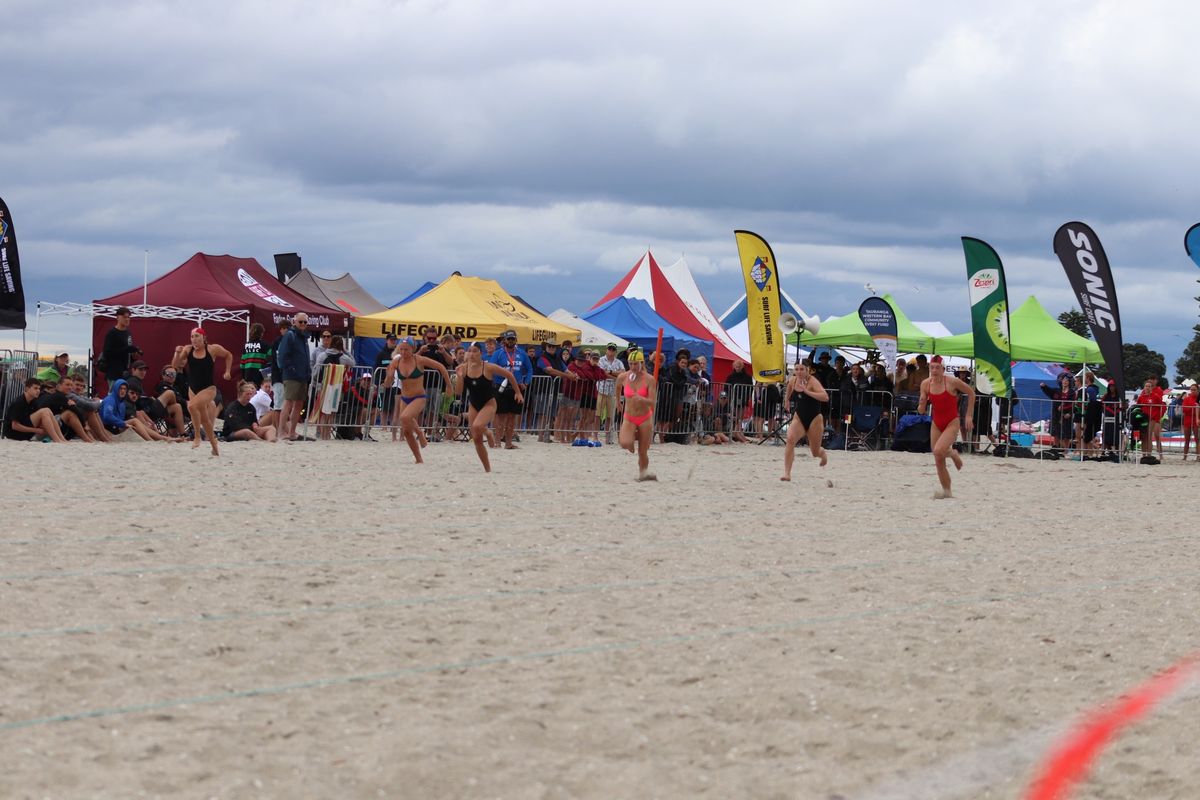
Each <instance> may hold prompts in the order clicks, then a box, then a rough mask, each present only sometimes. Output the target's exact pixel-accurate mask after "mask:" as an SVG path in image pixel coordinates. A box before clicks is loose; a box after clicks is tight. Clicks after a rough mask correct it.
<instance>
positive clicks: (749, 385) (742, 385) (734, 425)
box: [723, 360, 754, 442]
mask: <svg viewBox="0 0 1200 800" xmlns="http://www.w3.org/2000/svg"><path fill="white" fill-rule="evenodd" d="M753 391H754V379H753V378H751V377H750V373H748V372H746V364H745V362H744V361H740V360H734V362H733V369H732V370H731V371H730V373H729V377H727V378H726V379H725V397H724V398H723V400H724V405H725V411H726V412H727V416H728V420H727V422H726V424H727V425H728V427H729V438H731V439H733V441H735V442H745V441H746V435H745V434H744V433H743V432H742V420H744V419H745V418H746V406H748V405H750V395H751V394H752V393H753Z"/></svg>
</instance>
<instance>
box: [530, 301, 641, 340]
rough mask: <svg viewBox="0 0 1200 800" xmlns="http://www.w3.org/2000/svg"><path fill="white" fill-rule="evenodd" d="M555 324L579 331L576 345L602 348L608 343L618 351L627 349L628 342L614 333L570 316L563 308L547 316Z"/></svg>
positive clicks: (577, 317) (573, 315)
mask: <svg viewBox="0 0 1200 800" xmlns="http://www.w3.org/2000/svg"><path fill="white" fill-rule="evenodd" d="M548 316H549V317H550V319H552V320H554V321H555V322H561V323H562V324H563V325H566V326H567V327H568V328H578V329H579V341H578V342H577V344H582V345H585V346H587V347H604V346H606V345H607V344H608V343H609V342H612V343H613V344H615V345H616V346H617V349H618V350H624V349H625V348H627V347H629V342H627V341H625V340H624V339H622V338H621V337H620V336H617V335H616V334H615V333H609V332H608V331H606V330H604V328H601V327H600V326H598V325H593V324H592V323H590V322H588V321H587V320H586V319H584V318H583V317H580V316H579V315H578V314H572V313H571V312H570V311H567V310H566V309H565V308H559V309H556V310H554V311H551V312H550V314H549V315H548Z"/></svg>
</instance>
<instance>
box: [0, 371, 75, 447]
mask: <svg viewBox="0 0 1200 800" xmlns="http://www.w3.org/2000/svg"><path fill="white" fill-rule="evenodd" d="M41 394H42V382H41V381H40V380H38V379H37V378H32V377H31V378H26V379H25V391H24V392H22V393H21V394H20V395H18V397H17V399H16V400H13V401H12V403H11V404H9V406H8V409H7V410H6V411H5V412H4V438H5V439H15V440H17V441H20V442H28V441H32V440H33V439H41V438H49V439H51V440H52V441H55V442H60V443H63V444H65V443H66V441H67V440H66V437H64V436H63V434H62V429H61V428H59V427H58V421H57V420H55V419H54V414H53V412H51V411H50V409H48V408H38V407H37V400H38V397H40V396H41Z"/></svg>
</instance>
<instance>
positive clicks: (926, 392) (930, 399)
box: [917, 356, 975, 500]
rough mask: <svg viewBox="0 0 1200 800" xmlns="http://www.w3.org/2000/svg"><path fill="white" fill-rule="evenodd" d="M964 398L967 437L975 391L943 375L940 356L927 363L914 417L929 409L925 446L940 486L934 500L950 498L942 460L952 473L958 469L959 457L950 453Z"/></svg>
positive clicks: (948, 473)
mask: <svg viewBox="0 0 1200 800" xmlns="http://www.w3.org/2000/svg"><path fill="white" fill-rule="evenodd" d="M960 394H965V395H966V396H967V413H966V415H965V416H964V417H963V422H962V423H961V424H962V425H963V426H964V427H965V429H966V431H967V433H970V432H971V427H972V424H971V420H972V419H973V417H974V411H975V390H974V389H972V388H971V387H970V386H968V385H967V384H965V383H963V382H962V381H960V380H959V379H958V378H955V377H953V376H951V375H947V374H946V367H945V365H944V364H942V357H941V356H934V357H933V358H931V359H929V377H928V378H926V379H925V380H923V381H921V399H920V401H919V402H918V403H917V413H918V414H924V413H925V409H926V408H927V407H929V406H930V405H932V406H933V425H932V426H930V429H929V443H930V445H931V446H932V448H933V463H934V464H935V465H936V466H937V474H938V480H939V481H940V482H941V484H942V485H941V486H940V487H939V488H938V489H936V490H935V491H934V493H933V496H934V499H937V500H940V499H942V498H944V497H950V470H948V469H946V459H947V458H949V459H950V460H951V461H953V462H954V468H955V469H962V456H960V455H959V454H958V453H957V452H956V451H955V450H954V440H955V439H957V438H958V427H959V424H960V423H959V421H958V396H959V395H960Z"/></svg>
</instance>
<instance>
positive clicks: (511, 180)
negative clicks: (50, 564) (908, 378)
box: [0, 0, 1200, 364]
mask: <svg viewBox="0 0 1200 800" xmlns="http://www.w3.org/2000/svg"><path fill="white" fill-rule="evenodd" d="M4 8H5V11H4V19H3V24H2V27H0V70H2V73H3V74H4V75H5V76H7V80H6V82H5V88H4V91H3V92H2V93H0V111H2V113H3V118H4V120H5V125H4V144H3V147H2V148H0V175H3V180H2V181H0V196H2V197H3V198H4V200H5V201H7V203H8V205H9V207H10V209H11V211H12V214H13V216H14V221H15V225H16V231H17V236H18V239H19V243H20V248H21V256H22V261H23V272H24V280H25V289H26V298H27V302H28V304H29V307H30V309H31V310H32V309H33V307H34V304H35V303H36V301H38V300H44V301H50V302H62V301H88V300H90V299H92V298H95V297H102V296H106V295H110V294H113V293H116V292H118V291H122V290H125V289H128V288H131V287H133V286H135V285H140V283H141V280H142V268H143V258H144V254H145V251H147V250H149V251H150V252H149V256H148V258H149V264H150V272H151V276H152V277H153V276H154V275H155V274H160V273H162V272H165V271H167V270H169V269H171V268H173V267H175V266H177V265H179V264H180V263H182V262H183V261H185V260H186V259H187V258H188V257H189V256H191V255H192V254H193V253H195V252H197V251H203V252H208V253H214V254H221V253H229V254H233V255H238V256H248V257H254V258H257V259H258V260H259V261H260V262H262V263H263V264H264V265H265V266H267V267H268V268H270V267H271V264H272V259H271V256H272V254H273V253H277V252H286V251H296V252H299V253H300V254H301V255H302V256H303V259H304V264H305V266H307V267H309V268H311V269H313V270H314V271H316V272H317V273H318V274H322V275H325V276H329V277H334V276H336V275H339V274H341V273H342V272H344V271H350V272H352V273H353V274H354V275H355V276H356V277H357V278H358V280H359V282H360V283H362V284H363V285H364V286H365V287H366V288H367V289H369V290H370V291H372V292H373V293H374V294H375V295H376V296H378V297H379V298H380V299H381V300H382V301H383V302H385V303H389V304H390V303H394V302H395V301H396V300H398V299H400V298H402V297H404V296H405V295H407V294H408V293H409V292H410V291H411V290H412V289H413V288H415V287H416V286H417V285H419V284H421V283H422V282H424V281H425V280H440V279H442V278H444V277H445V276H446V275H447V274H449V273H450V272H451V271H453V270H456V269H457V270H461V271H463V272H464V273H466V274H477V275H481V276H486V277H492V278H495V279H497V280H499V281H501V282H502V283H504V284H505V286H506V287H508V288H509V289H510V290H511V291H514V292H516V293H519V294H521V295H523V296H524V297H525V298H526V299H528V300H529V301H530V302H531V303H533V304H534V305H537V306H539V307H541V308H542V309H543V310H545V311H549V310H552V309H553V308H556V307H558V306H565V307H566V308H568V309H571V310H574V311H581V310H583V309H586V308H587V307H589V306H590V305H592V303H593V302H595V300H597V299H598V298H599V297H600V296H601V295H602V294H603V293H604V292H605V291H606V290H607V289H609V288H610V287H611V286H612V284H613V283H615V282H616V281H617V280H618V278H620V276H621V275H622V274H623V273H624V272H625V271H626V270H628V269H629V268H630V267H631V266H632V265H633V263H634V262H635V261H636V260H637V259H638V257H639V256H640V255H641V254H642V253H643V252H644V251H645V250H646V248H647V247H649V248H650V249H651V250H652V251H653V253H654V254H655V257H656V258H657V259H658V260H659V261H660V262H661V263H664V264H667V263H671V262H673V261H675V260H676V259H677V258H678V257H679V256H680V255H686V258H687V260H688V263H689V264H690V265H691V267H692V269H693V270H694V271H695V272H696V273H697V279H698V282H699V283H700V286H701V288H702V289H703V290H704V291H705V293H706V295H707V297H708V300H709V303H710V305H712V306H713V307H714V309H716V311H717V312H718V313H720V312H722V311H724V309H725V308H726V307H727V306H728V305H729V304H730V303H732V302H733V301H734V300H736V299H737V297H738V296H740V294H741V292H742V284H741V277H740V274H739V271H738V268H737V253H736V249H735V246H734V240H733V234H732V231H733V230H734V229H735V228H748V229H751V230H754V231H757V232H758V233H760V234H762V235H763V236H764V237H765V238H767V239H768V241H770V242H771V243H772V245H773V246H774V249H775V252H776V256H777V258H778V260H779V264H780V271H781V274H782V276H783V283H784V288H785V289H786V290H787V291H788V292H789V294H791V295H792V296H793V297H794V298H796V300H797V301H798V302H799V303H800V304H801V305H802V306H803V307H804V308H805V309H806V310H807V311H809V312H810V313H816V314H820V315H821V316H822V317H824V316H829V315H832V314H843V313H846V312H848V311H851V310H853V309H854V308H856V307H857V305H858V303H859V302H861V300H862V298H863V297H864V296H865V294H866V293H865V291H864V288H863V286H864V284H867V283H870V284H871V285H872V286H873V287H875V288H876V289H877V290H880V291H890V292H892V293H893V294H894V295H895V296H896V298H897V299H898V300H899V302H900V304H901V305H902V306H903V307H904V308H905V310H906V311H907V312H908V313H909V315H910V316H911V317H913V318H914V319H937V320H941V321H942V322H944V323H945V324H946V325H947V326H948V327H950V328H951V330H953V331H955V332H959V331H963V330H966V329H967V328H968V326H969V317H968V307H967V292H966V280H965V267H964V264H963V257H962V250H961V247H960V244H959V237H960V236H962V235H971V236H977V237H980V238H983V239H985V240H987V241H989V242H990V243H991V244H992V245H993V246H995V247H996V249H997V250H998V251H999V252H1000V254H1001V256H1002V257H1003V259H1004V262H1005V266H1006V269H1007V272H1008V281H1009V296H1010V298H1011V300H1012V301H1013V304H1014V305H1017V304H1019V303H1020V302H1021V301H1022V300H1023V299H1024V298H1025V297H1026V296H1027V295H1029V294H1031V293H1033V294H1036V295H1037V296H1038V297H1039V298H1040V299H1041V300H1042V302H1043V304H1044V305H1045V306H1046V307H1047V309H1048V310H1050V311H1051V313H1054V314H1057V313H1058V312H1060V311H1062V310H1064V309H1066V308H1069V307H1071V306H1072V305H1073V300H1072V295H1071V292H1070V288H1069V286H1068V284H1067V281H1066V277H1065V275H1064V274H1063V271H1062V268H1061V267H1060V266H1059V264H1058V261H1057V259H1056V258H1055V257H1054V254H1053V251H1052V249H1051V239H1052V236H1053V234H1054V231H1055V230H1056V229H1057V228H1058V226H1059V225H1060V224H1062V223H1063V222H1066V221H1068V220H1073V219H1080V220H1083V221H1086V222H1088V223H1089V224H1091V225H1092V227H1094V228H1095V229H1096V231H1097V233H1098V234H1099V235H1100V237H1101V239H1102V241H1103V243H1104V246H1105V248H1106V250H1107V252H1108V254H1109V258H1110V260H1111V262H1112V264H1113V270H1114V274H1115V279H1116V282H1117V288H1118V291H1119V296H1120V302H1121V310H1122V315H1123V322H1124V328H1125V331H1126V340H1127V341H1141V342H1146V343H1147V344H1149V345H1150V346H1151V347H1153V348H1155V349H1157V350H1159V351H1161V352H1163V353H1164V354H1166V356H1167V359H1168V364H1172V363H1173V362H1174V359H1175V358H1176V357H1177V356H1178V355H1179V353H1180V351H1181V350H1182V349H1183V346H1184V345H1185V344H1186V343H1187V342H1188V341H1189V340H1190V339H1191V335H1192V333H1191V326H1192V325H1193V324H1194V323H1195V322H1196V315H1197V304H1196V302H1195V301H1194V300H1193V296H1194V295H1196V294H1200V287H1197V286H1196V284H1195V282H1194V281H1195V280H1196V279H1197V278H1200V272H1198V271H1197V270H1196V267H1195V266H1194V265H1192V263H1191V262H1190V261H1189V260H1188V258H1187V257H1186V255H1185V253H1184V251H1183V245H1182V242H1183V235H1184V232H1185V230H1186V229H1187V227H1188V226H1190V225H1191V224H1192V223H1194V222H1196V221H1198V220H1200V191H1198V189H1197V181H1196V176H1197V175H1200V169H1198V167H1200V164H1198V163H1197V161H1198V160H1200V148H1197V147H1196V145H1195V140H1196V137H1197V126H1196V124H1195V122H1196V116H1197V115H1196V111H1195V109H1197V108H1198V107H1200V103H1198V102H1197V100H1198V95H1200V83H1197V82H1196V81H1195V80H1194V75H1195V73H1196V68H1197V67H1196V56H1195V48H1194V37H1193V36H1192V35H1191V34H1192V32H1194V31H1195V30H1196V29H1197V27H1198V23H1200V11H1198V10H1197V7H1196V6H1195V5H1194V4H1185V3H1182V2H1178V3H1153V2H1151V3H1141V4H1132V3H1123V2H1093V3H1084V2H1058V3H1053V4H1046V3H1040V2H1013V3H1005V4H999V5H993V6H989V7H987V8H983V7H979V6H978V5H977V4H963V3H958V2H925V3H919V4H913V3H859V2H842V3H836V4H834V3H824V2H822V3H809V2H796V1H795V0H790V1H788V2H761V3H760V2H752V1H751V2H746V3H741V4H737V5H732V4H703V3H679V2H671V1H668V0H663V1H662V2H658V3H640V2H639V3H631V2H622V1H621V0H614V1H611V2H605V3H602V4H601V3H596V4H591V3H581V4H572V3H550V2H522V1H520V0H514V1H512V2H499V1H498V2H490V3H485V2H460V1H459V0H446V1H443V2H421V1H417V2H384V1H383V0H347V1H346V2H342V3H338V4H333V3H311V2H307V1H304V2H295V1H293V2H286V3H285V2H257V1H255V0H248V1H245V2H239V3H229V4H216V5H214V4H184V3H176V2H151V1H149V0H143V1H141V2H125V1H124V0H110V2H106V3H97V4H56V3H44V2H40V1H38V0H8V2H6V3H5V4H4ZM64 8H65V9H66V10H64ZM32 325H33V323H32V320H31V327H32ZM28 335H29V340H30V342H31V343H32V340H33V331H32V330H31V331H30V332H29V334H28ZM0 341H6V342H12V341H13V338H12V336H11V335H8V336H3V338H2V339H0ZM18 341H19V339H18ZM40 342H41V344H42V349H43V350H46V349H49V347H50V344H51V343H53V344H55V345H58V344H63V345H67V346H69V347H70V348H71V350H72V352H82V351H84V350H86V347H87V325H86V323H82V322H80V321H74V322H71V321H66V320H64V319H62V318H51V319H48V320H45V321H43V326H42V331H41V334H40Z"/></svg>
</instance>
